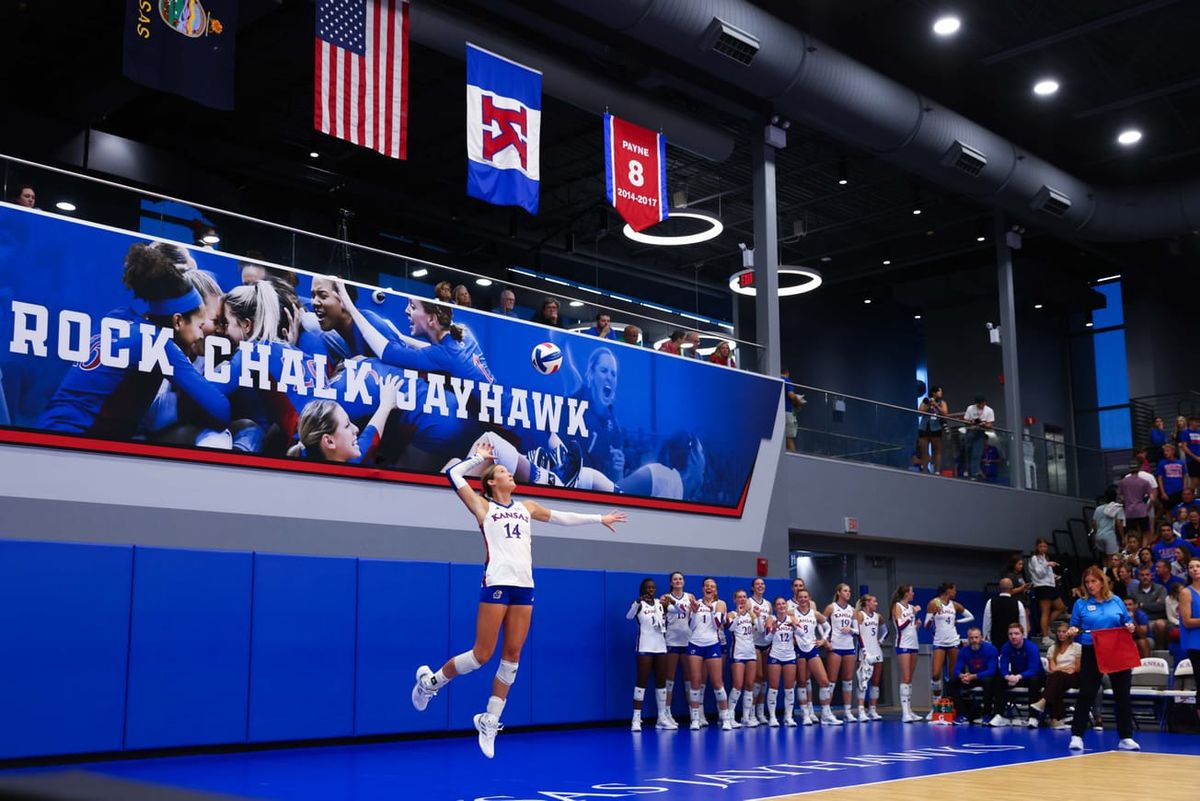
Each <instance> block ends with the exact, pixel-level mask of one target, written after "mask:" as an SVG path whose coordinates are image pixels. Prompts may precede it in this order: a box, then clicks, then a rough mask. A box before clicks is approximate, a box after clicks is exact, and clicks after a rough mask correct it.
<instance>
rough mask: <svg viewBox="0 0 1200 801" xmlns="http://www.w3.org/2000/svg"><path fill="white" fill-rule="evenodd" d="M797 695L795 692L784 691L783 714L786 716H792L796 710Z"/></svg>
mask: <svg viewBox="0 0 1200 801" xmlns="http://www.w3.org/2000/svg"><path fill="white" fill-rule="evenodd" d="M795 703H796V695H795V693H784V696H783V714H784V717H785V718H790V717H791V716H792V712H793V711H794V710H795Z"/></svg>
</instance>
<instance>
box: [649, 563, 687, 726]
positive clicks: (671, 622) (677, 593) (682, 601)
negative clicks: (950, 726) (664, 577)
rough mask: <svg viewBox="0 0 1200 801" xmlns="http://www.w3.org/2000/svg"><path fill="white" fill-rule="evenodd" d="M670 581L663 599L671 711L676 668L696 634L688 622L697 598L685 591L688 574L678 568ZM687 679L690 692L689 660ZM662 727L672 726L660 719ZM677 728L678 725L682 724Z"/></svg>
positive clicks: (668, 693) (668, 708) (685, 675)
mask: <svg viewBox="0 0 1200 801" xmlns="http://www.w3.org/2000/svg"><path fill="white" fill-rule="evenodd" d="M668 581H669V582H670V584H671V591H670V592H668V593H667V594H666V595H664V596H663V597H661V598H659V600H660V601H662V605H663V609H664V610H666V616H667V671H666V677H667V711H668V712H670V710H671V702H672V701H673V700H674V697H675V671H676V670H677V668H678V667H679V657H681V656H683V655H685V654H686V653H687V647H688V637H690V636H691V634H692V629H691V627H690V626H689V625H688V617H690V616H691V614H692V602H693V601H694V600H696V599H695V596H693V595H692V594H691V593H690V592H685V591H684V589H683V585H684V577H683V574H682V573H680V572H679V571H678V570H676V571H675V572H674V573H672V574H671V575H670V577H669V578H668ZM683 682H684V686H685V687H686V689H687V691H688V694H689V696H690V694H691V691H692V680H691V679H689V678H688V672H687V665H686V664H685V665H684V668H683ZM671 722H672V723H674V722H675V718H674V717H672V718H671ZM658 728H660V729H665V728H671V727H669V726H663V725H662V722H661V721H660V722H659V725H658ZM674 728H678V725H676V726H675V727H674Z"/></svg>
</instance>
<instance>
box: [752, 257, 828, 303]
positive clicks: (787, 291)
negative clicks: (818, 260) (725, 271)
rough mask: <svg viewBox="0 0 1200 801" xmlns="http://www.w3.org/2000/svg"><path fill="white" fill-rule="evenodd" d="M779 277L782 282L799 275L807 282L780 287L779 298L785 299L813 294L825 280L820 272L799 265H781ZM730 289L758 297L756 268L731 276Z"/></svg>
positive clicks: (781, 285)
mask: <svg viewBox="0 0 1200 801" xmlns="http://www.w3.org/2000/svg"><path fill="white" fill-rule="evenodd" d="M778 272H779V277H780V280H781V281H782V279H783V276H785V275H799V276H803V277H804V278H805V279H806V280H804V281H801V282H800V283H798V284H791V285H790V286H784V285H783V284H782V283H780V285H779V297H781V298H785V297H789V296H791V295H803V294H805V293H807V292H812V291H813V290H814V289H816V288H817V287H819V286H820V285H821V283H822V281H823V280H824V279H823V278H822V277H821V272H820V271H819V270H814V269H813V268H812V267H800V266H798V265H790V264H781V265H779V269H778ZM729 288H730V289H732V290H733V291H734V292H736V293H737V294H739V295H751V296H754V295H757V294H758V290H757V289H755V288H754V268H753V267H750V268H747V269H745V270H738V271H737V272H736V273H734V274H733V275H731V276H729Z"/></svg>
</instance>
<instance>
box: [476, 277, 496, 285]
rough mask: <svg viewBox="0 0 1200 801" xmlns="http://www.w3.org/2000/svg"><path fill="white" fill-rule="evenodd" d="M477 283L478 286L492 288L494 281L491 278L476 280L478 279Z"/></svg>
mask: <svg viewBox="0 0 1200 801" xmlns="http://www.w3.org/2000/svg"><path fill="white" fill-rule="evenodd" d="M475 283H476V284H477V285H479V286H491V285H492V279H490V278H476V279H475Z"/></svg>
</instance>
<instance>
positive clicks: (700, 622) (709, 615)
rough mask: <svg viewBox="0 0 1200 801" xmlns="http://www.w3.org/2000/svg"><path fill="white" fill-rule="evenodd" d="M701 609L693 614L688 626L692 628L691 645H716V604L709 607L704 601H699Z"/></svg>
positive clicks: (689, 641)
mask: <svg viewBox="0 0 1200 801" xmlns="http://www.w3.org/2000/svg"><path fill="white" fill-rule="evenodd" d="M699 604H700V608H699V609H697V610H696V611H695V612H693V613H692V616H691V617H690V618H689V619H688V625H689V626H691V630H692V631H691V636H690V637H689V638H688V644H689V645H716V643H717V641H718V639H717V622H716V602H715V601H714V602H713V606H709V605H708V604H707V603H705V602H704V601H703V600H701V601H699Z"/></svg>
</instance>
